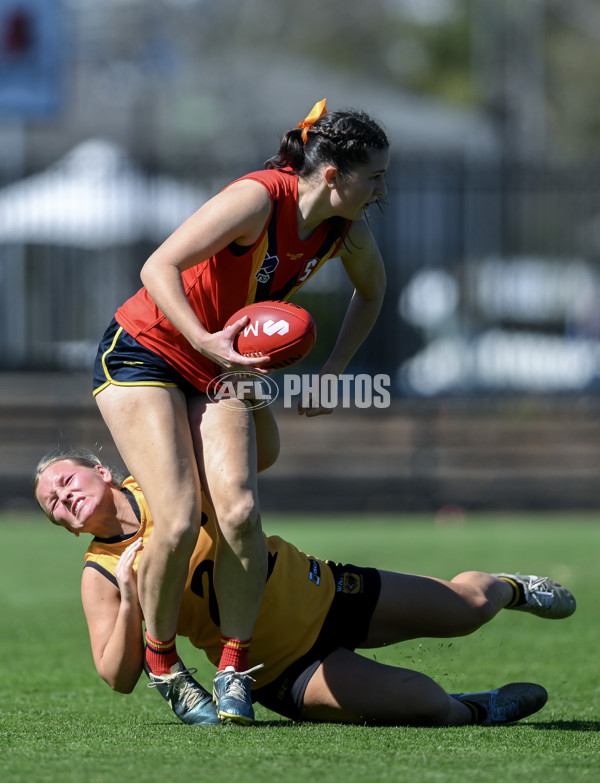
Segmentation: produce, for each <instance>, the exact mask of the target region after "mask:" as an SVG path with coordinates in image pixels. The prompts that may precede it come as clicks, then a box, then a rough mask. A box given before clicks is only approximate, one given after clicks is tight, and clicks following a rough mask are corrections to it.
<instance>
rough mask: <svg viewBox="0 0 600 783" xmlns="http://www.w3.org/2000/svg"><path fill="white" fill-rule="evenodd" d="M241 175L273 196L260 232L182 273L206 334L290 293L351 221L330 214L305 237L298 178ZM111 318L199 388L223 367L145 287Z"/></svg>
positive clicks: (331, 252)
mask: <svg viewBox="0 0 600 783" xmlns="http://www.w3.org/2000/svg"><path fill="white" fill-rule="evenodd" d="M241 179H242V180H245V179H251V180H254V181H256V182H260V183H261V184H262V185H264V187H265V188H266V189H267V191H268V193H269V196H270V198H271V213H270V215H269V219H268V220H267V223H266V225H265V227H264V229H263V231H262V233H261V235H260V236H259V238H258V239H257V240H256V242H255V243H254V244H253V245H252V246H251V247H240V246H238V245H235V244H234V245H230V246H229V247H227V248H224V249H223V250H221V251H219V252H218V253H217V254H216V255H215V256H213V257H212V258H208V259H206V261H203V262H202V263H200V264H198V265H196V266H194V267H191V268H190V269H187V270H186V271H185V272H183V275H182V277H183V283H184V288H185V292H186V296H187V299H188V301H189V303H190V305H191V306H192V309H193V310H194V313H195V314H196V316H197V317H198V319H199V320H200V322H201V323H202V325H203V326H204V327H205V328H206V329H207V330H208V331H209V332H211V333H213V332H217V331H219V330H221V329H222V328H223V326H224V325H225V322H226V321H227V319H228V318H229V317H230V316H231V315H233V313H235V312H236V310H239V309H240V308H241V307H244V306H245V305H248V304H252V303H253V302H264V301H265V300H268V299H282V300H285V299H289V298H290V297H291V296H293V294H294V293H295V292H296V291H297V290H298V288H300V287H301V286H302V285H303V284H304V283H305V282H306V281H307V280H308V279H309V278H310V277H311V276H312V275H313V274H314V273H315V272H316V271H317V269H319V267H320V266H322V265H323V264H324V263H325V261H327V260H328V259H329V258H332V257H335V256H336V255H337V254H338V253H339V250H340V247H341V245H342V243H343V241H344V238H345V237H346V235H347V233H348V230H349V228H350V221H345V220H342V219H332V220H328V221H325V222H324V223H322V224H321V225H320V226H319V227H318V228H317V229H316V231H315V232H314V233H313V234H312V236H311V237H310V238H309V239H306V240H302V239H300V237H299V236H298V216H297V208H298V178H297V176H296V175H295V174H293V173H292V172H291V171H289V170H277V169H269V170H265V171H256V172H253V173H251V174H247V175H246V176H245V177H242V178H241ZM237 181H240V180H237ZM116 320H117V322H118V323H119V324H120V325H121V326H122V327H123V328H124V329H125V331H126V332H128V333H129V334H130V335H131V336H132V337H134V338H135V339H136V340H137V341H138V342H139V343H141V344H142V345H143V346H145V347H146V348H149V349H150V350H152V351H154V352H155V353H157V354H159V355H160V356H162V357H163V359H165V360H166V361H167V362H168V363H169V364H170V365H172V366H173V367H174V368H175V369H176V370H177V371H178V372H179V373H180V374H181V375H183V377H184V378H186V379H187V380H188V381H190V383H192V384H193V385H194V386H196V387H197V388H198V389H200V390H201V391H205V390H206V386H207V384H208V383H209V382H210V381H211V379H212V378H214V377H215V376H216V375H219V374H220V373H221V372H222V369H221V368H219V367H218V366H217V365H215V364H214V363H213V362H211V361H210V360H208V359H207V358H206V357H204V356H202V355H201V354H199V353H198V352H197V351H195V350H194V349H193V348H192V346H191V345H190V344H189V342H188V341H187V340H186V338H185V337H184V336H183V335H182V334H181V332H179V331H178V330H177V329H175V327H174V326H173V325H172V324H171V323H170V322H169V321H168V320H167V318H166V317H165V316H164V315H163V314H162V312H161V311H160V310H159V309H158V307H157V306H156V304H155V303H154V300H153V299H152V297H151V296H150V294H149V293H148V292H147V291H146V289H145V288H141V289H140V290H139V291H138V292H137V293H136V294H134V296H132V297H131V299H128V300H127V301H126V302H125V303H124V304H123V305H122V306H121V307H120V308H119V309H118V310H117V313H116Z"/></svg>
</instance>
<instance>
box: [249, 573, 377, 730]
mask: <svg viewBox="0 0 600 783" xmlns="http://www.w3.org/2000/svg"><path fill="white" fill-rule="evenodd" d="M328 565H329V566H330V568H331V570H332V571H333V575H334V577H335V583H336V592H335V595H334V598H333V603H332V604H331V607H330V609H329V612H328V613H327V617H326V618H325V622H324V623H323V627H322V628H321V633H320V634H319V636H318V638H317V641H316V642H315V643H314V645H313V646H312V647H311V649H310V650H309V651H308V652H307V653H305V654H304V655H303V656H302V657H301V658H298V660H297V661H294V663H292V664H291V665H290V666H288V668H287V669H286V670H285V671H284V672H282V673H281V674H280V675H279V677H277V678H276V679H275V680H273V682H270V683H269V684H268V685H264V686H263V687H262V688H258V689H257V690H255V691H252V700H253V701H256V702H258V703H259V704H262V705H263V707H267V708H268V709H270V710H273V712H278V713H279V714H280V715H284V716H285V717H286V718H291V719H292V720H302V718H301V717H300V710H301V708H302V703H303V700H304V693H305V691H306V688H307V686H308V683H309V682H310V679H311V677H312V676H313V674H314V673H315V672H316V670H317V669H318V668H319V666H320V665H321V663H322V662H323V661H324V660H325V658H327V656H328V655H329V654H330V653H332V652H333V651H334V650H337V649H338V648H340V647H343V648H345V649H347V650H355V649H356V648H357V647H359V646H360V645H361V644H362V642H363V641H364V640H365V639H366V638H367V634H368V632H369V625H370V623H371V617H372V616H373V612H374V611H375V607H376V606H377V601H378V600H379V592H380V590H381V577H380V575H379V571H378V570H377V569H376V568H361V567H360V566H355V565H351V564H347V565H340V564H339V563H328Z"/></svg>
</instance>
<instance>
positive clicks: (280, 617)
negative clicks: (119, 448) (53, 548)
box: [85, 478, 335, 688]
mask: <svg viewBox="0 0 600 783" xmlns="http://www.w3.org/2000/svg"><path fill="white" fill-rule="evenodd" d="M123 491H125V492H126V493H130V494H129V495H128V496H129V498H130V501H131V502H132V506H133V507H134V510H135V511H136V513H137V515H138V518H139V520H140V527H139V530H138V531H137V533H134V534H132V535H129V536H123V537H116V538H111V539H100V538H94V539H93V540H92V542H91V544H90V546H89V548H88V550H87V552H86V554H85V567H88V568H89V567H92V568H96V569H98V570H99V571H100V572H101V573H103V574H104V575H105V576H106V577H107V578H108V579H110V580H111V581H112V582H113V583H114V584H115V585H117V580H116V577H115V575H114V573H115V568H116V565H117V562H118V560H119V557H120V556H121V554H122V553H123V551H124V550H125V549H126V547H127V546H129V544H131V543H132V542H133V541H135V540H136V539H137V538H139V537H140V536H141V537H142V538H143V539H144V541H147V540H148V538H149V536H150V535H151V533H152V529H153V524H152V519H151V516H150V511H149V509H148V506H147V504H146V501H145V499H144V496H143V494H142V492H141V490H140V488H139V486H138V485H137V484H136V482H135V481H134V480H133V478H129V479H127V481H125V483H124V484H123ZM217 533H218V529H217V525H216V522H215V517H214V513H213V511H212V508H211V507H210V505H209V504H208V502H207V501H206V499H205V498H204V497H203V514H202V528H201V531H200V535H199V536H198V543H197V545H196V548H195V550H194V553H193V555H192V558H191V560H190V569H189V574H188V580H187V584H186V588H185V594H184V598H183V603H182V606H181V612H180V615H179V622H178V625H177V633H178V634H180V635H181V636H187V637H188V638H189V639H190V641H191V642H192V644H193V645H194V646H195V647H197V648H199V649H202V650H204V651H205V653H206V655H207V657H208V658H209V660H210V661H212V663H214V664H215V666H216V665H218V662H219V659H220V656H221V645H220V631H219V609H218V606H217V599H216V595H215V590H214V584H213V572H214V563H215V550H216V539H217ZM265 540H266V543H267V551H268V574H267V583H266V586H265V592H264V596H263V599H262V603H261V605H260V610H259V613H258V617H257V620H256V624H255V627H254V634H253V641H252V646H251V648H250V660H249V665H250V666H254V665H256V664H259V663H264V669H261V670H259V671H258V672H257V673H256V675H255V677H256V682H255V683H254V684H253V687H255V688H259V687H261V686H263V685H267V684H268V683H269V682H271V681H272V680H274V679H275V678H276V677H277V676H278V675H279V674H281V673H282V672H283V671H284V670H285V669H286V668H287V667H288V666H289V665H290V664H291V663H293V662H294V661H296V660H297V659H298V658H300V657H301V656H302V655H304V653H306V652H307V651H308V650H309V649H310V648H311V647H312V646H313V644H314V642H315V641H316V639H317V636H318V635H319V632H320V630H321V627H322V625H323V622H324V620H325V617H326V615H327V612H328V611H329V608H330V606H331V603H332V601H333V597H334V593H335V580H334V576H333V572H332V570H331V568H330V567H329V566H328V565H327V563H326V562H325V561H323V560H319V559H317V558H314V557H310V556H309V555H306V554H304V553H303V552H301V551H300V550H299V549H297V548H296V547H295V546H293V545H292V544H290V543H288V542H287V541H284V540H283V539H282V538H280V537H279V536H269V537H265ZM138 558H139V554H138V557H137V558H136V562H135V565H134V568H136V569H137V562H138Z"/></svg>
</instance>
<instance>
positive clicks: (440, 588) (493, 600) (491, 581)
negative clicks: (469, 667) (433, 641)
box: [361, 571, 513, 648]
mask: <svg viewBox="0 0 600 783" xmlns="http://www.w3.org/2000/svg"><path fill="white" fill-rule="evenodd" d="M380 574H381V592H380V595H379V600H378V602H377V606H376V607H375V611H374V612H373V616H372V618H371V623H370V626H369V633H368V636H367V639H365V641H364V643H363V644H362V645H361V646H362V647H365V648H370V647H380V646H382V645H384V644H394V643H396V642H401V641H405V640H407V639H417V638H420V637H423V636H431V637H452V636H464V635H465V634H469V633H472V632H473V631H475V630H477V629H478V628H480V627H481V626H482V625H484V624H485V623H486V622H488V621H489V620H491V619H492V618H493V617H494V616H495V615H496V614H497V613H498V612H499V611H500V609H502V608H503V607H505V606H507V605H508V604H509V603H510V601H511V600H512V597H513V589H512V587H511V586H510V585H509V584H508V583H507V582H506V581H505V580H502V579H498V578H497V577H495V576H493V575H492V574H486V573H484V572H482V571H465V572H464V573H461V574H458V575H457V576H455V577H454V579H452V580H451V581H450V582H448V581H445V580H443V579H435V578H433V577H427V576H414V575H411V574H399V573H394V572H390V571H380Z"/></svg>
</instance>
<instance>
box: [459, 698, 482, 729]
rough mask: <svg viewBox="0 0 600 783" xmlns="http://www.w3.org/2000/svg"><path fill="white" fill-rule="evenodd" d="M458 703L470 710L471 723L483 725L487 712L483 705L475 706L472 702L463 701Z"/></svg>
mask: <svg viewBox="0 0 600 783" xmlns="http://www.w3.org/2000/svg"><path fill="white" fill-rule="evenodd" d="M460 703H461V704H464V705H465V707H468V708H469V709H470V710H471V714H472V715H473V723H474V724H475V725H477V724H478V723H483V722H484V720H485V719H486V718H487V716H488V711H487V710H486V708H485V707H484V706H483V705H481V704H476V703H475V702H474V701H463V699H460Z"/></svg>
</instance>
